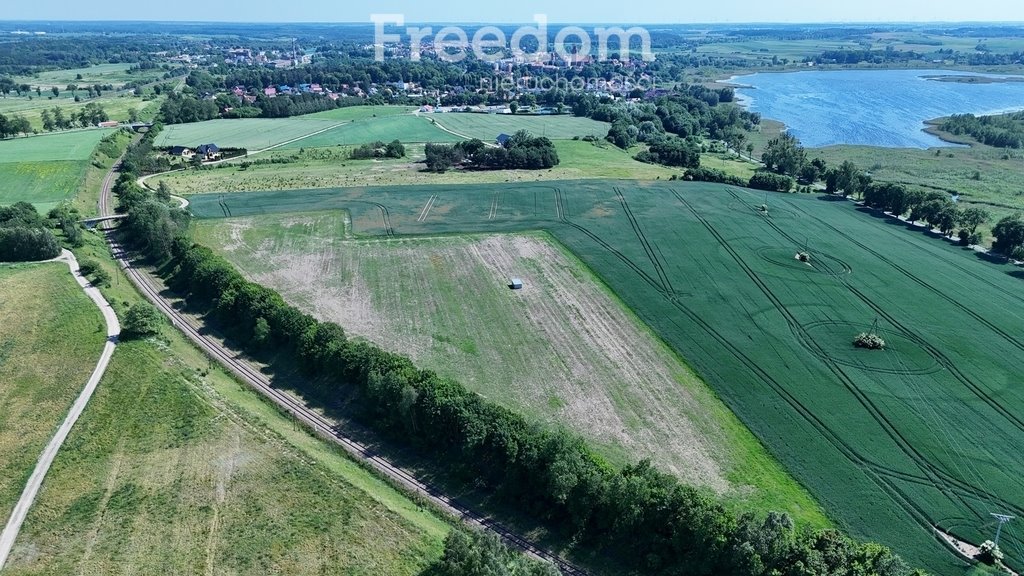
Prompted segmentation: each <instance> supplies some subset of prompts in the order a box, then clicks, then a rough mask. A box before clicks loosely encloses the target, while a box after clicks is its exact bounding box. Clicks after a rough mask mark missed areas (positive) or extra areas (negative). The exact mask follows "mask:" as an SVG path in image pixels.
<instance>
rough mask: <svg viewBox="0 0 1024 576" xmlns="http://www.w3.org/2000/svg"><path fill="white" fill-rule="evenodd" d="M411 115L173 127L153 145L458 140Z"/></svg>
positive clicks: (386, 110) (346, 111)
mask: <svg viewBox="0 0 1024 576" xmlns="http://www.w3.org/2000/svg"><path fill="white" fill-rule="evenodd" d="M410 110H412V109H411V108H408V107H405V106H350V107H347V108H337V109H335V110H329V111H327V112H320V113H318V114H310V115H308V116H296V117H294V118H243V119H228V120H209V121H207V122H194V123H191V124H174V125H171V126H166V127H165V128H164V130H163V132H161V133H160V135H159V136H157V139H156V142H155V145H156V146H157V147H161V146H177V145H181V146H198V145H200V144H204V143H209V142H213V143H215V144H217V145H218V146H220V147H222V148H246V149H248V150H249V151H250V152H255V151H259V150H263V149H265V148H270V147H281V148H284V149H297V148H303V147H317V146H338V145H358V144H365V143H367V142H374V141H376V140H382V141H386V142H390V141H391V140H395V139H398V140H401V141H403V142H454V141H457V140H459V138H458V137H456V136H453V135H451V134H448V133H447V132H444V131H443V130H440V129H438V128H436V127H434V126H432V125H431V124H430V122H429V121H427V120H426V119H423V118H418V117H416V116H413V115H411V114H409V112H410ZM293 140H294V142H292V141H293Z"/></svg>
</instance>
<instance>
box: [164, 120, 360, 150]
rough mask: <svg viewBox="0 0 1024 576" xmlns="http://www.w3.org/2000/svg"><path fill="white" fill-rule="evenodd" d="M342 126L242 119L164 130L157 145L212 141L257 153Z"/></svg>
mask: <svg viewBox="0 0 1024 576" xmlns="http://www.w3.org/2000/svg"><path fill="white" fill-rule="evenodd" d="M339 123H340V122H339V121H338V120H328V119H319V120H313V119H308V118H307V119H301V120H300V119H292V118H241V119H231V120H208V121H206V122H193V123H191V124H172V125H170V126H165V127H164V129H163V131H161V132H160V134H159V135H157V137H156V141H155V142H154V143H153V144H154V146H157V147H162V146H193V147H194V146H199V145H200V144H209V143H211V142H212V143H214V144H217V145H218V146H220V147H221V148H246V149H248V150H249V151H251V152H255V151H257V150H262V149H264V148H270V147H271V146H277V145H280V144H282V143H284V142H287V141H289V140H294V139H296V138H302V137H304V136H308V135H310V134H313V133H315V132H319V131H321V130H328V129H330V128H333V127H335V126H337V125H338V124H339Z"/></svg>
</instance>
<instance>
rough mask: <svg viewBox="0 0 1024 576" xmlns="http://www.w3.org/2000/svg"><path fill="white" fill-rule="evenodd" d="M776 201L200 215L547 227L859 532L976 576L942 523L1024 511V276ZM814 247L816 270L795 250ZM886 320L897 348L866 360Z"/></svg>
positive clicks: (543, 193)
mask: <svg viewBox="0 0 1024 576" xmlns="http://www.w3.org/2000/svg"><path fill="white" fill-rule="evenodd" d="M432 196H436V199H435V200H434V202H433V204H432V209H431V210H430V217H428V218H425V219H423V218H421V215H422V212H423V210H424V207H425V206H426V204H427V202H428V201H429V200H430V198H431V197H432ZM496 197H497V198H498V200H497V209H496V210H495V208H494V206H495V204H494V202H495V198H496ZM763 199H764V196H763V193H758V192H751V191H747V190H744V189H738V188H730V187H725V186H719V185H709V184H698V183H679V184H668V183H647V184H642V183H636V182H622V181H618V182H615V181H583V182H560V183H557V184H555V183H551V184H543V183H538V184H515V185H505V186H495V185H491V186H487V187H485V188H484V187H475V186H467V187H452V186H432V187H416V188H411V187H406V188H403V189H401V190H393V189H365V188H360V189H352V190H311V191H307V192H302V193H297V192H295V191H284V192H266V193H258V192H257V193H245V194H238V195H221V196H217V195H207V196H196V197H193V199H192V200H193V203H192V206H191V208H192V210H193V212H194V213H196V214H197V215H198V216H200V217H203V218H217V217H222V216H224V215H232V216H235V217H241V216H251V215H259V214H274V213H281V212H296V211H302V212H310V211H317V210H330V209H346V210H348V211H349V213H350V215H351V219H352V231H353V233H354V234H356V235H357V236H364V237H369V236H396V237H400V236H402V235H422V234H439V233H481V232H486V233H497V232H516V231H524V230H546V231H548V232H549V233H550V234H551V235H552V236H553V237H554V238H556V239H557V240H558V241H560V242H561V243H562V244H563V245H564V246H565V247H566V248H567V249H569V250H570V251H571V252H572V253H573V254H575V255H576V256H578V257H579V258H580V259H581V260H582V261H583V262H584V263H585V264H586V265H587V266H588V267H589V268H590V269H591V270H593V271H594V273H595V274H596V275H597V276H598V277H599V278H600V279H601V280H602V281H603V282H605V283H606V284H607V286H608V287H609V288H610V289H611V290H612V291H613V292H614V293H615V294H616V295H618V296H619V297H621V298H622V300H623V301H624V302H625V304H626V305H627V306H629V307H630V308H632V309H633V310H634V311H635V312H636V314H637V315H638V316H639V318H640V319H641V320H642V321H643V322H645V323H646V324H647V325H648V326H650V327H651V329H653V330H654V332H655V333H656V334H657V335H658V336H660V337H661V338H662V339H663V340H664V341H665V342H666V343H667V344H668V345H669V346H670V347H671V348H672V349H674V350H675V351H677V352H678V353H679V354H680V355H681V356H683V357H684V358H686V359H687V361H688V363H689V364H690V365H692V366H693V367H694V368H695V369H696V372H697V373H698V374H700V375H701V376H702V377H703V378H704V379H705V380H706V381H707V382H708V383H709V384H710V385H711V387H712V388H713V389H714V391H715V392H716V393H717V394H718V395H719V396H720V397H721V398H722V399H723V400H724V401H725V402H726V404H727V405H728V406H729V407H730V408H731V409H732V410H733V411H734V412H735V413H736V414H737V415H738V416H739V418H740V420H742V421H743V423H745V424H746V425H747V426H748V427H750V429H751V430H753V431H754V433H755V434H756V435H757V436H758V437H759V438H760V440H761V441H762V442H764V443H765V445H766V446H767V447H768V448H769V450H770V451H771V452H772V453H773V454H774V455H775V456H776V457H778V458H779V459H780V460H781V461H782V462H783V464H784V465H785V466H786V467H787V469H788V470H789V471H790V472H791V473H792V474H794V476H795V477H796V478H797V479H798V480H799V481H800V482H801V483H803V484H804V485H805V486H806V487H807V488H808V489H809V490H810V492H811V493H812V494H813V495H814V496H815V497H816V498H817V499H818V501H819V502H821V503H822V505H823V506H824V507H825V509H826V510H827V511H828V512H829V514H830V515H831V516H832V517H833V518H834V519H835V520H836V521H837V523H838V524H839V525H840V526H841V527H843V528H844V529H846V530H848V531H849V532H850V533H851V534H853V535H855V536H858V537H862V538H869V539H874V540H878V541H880V542H882V543H884V544H888V545H890V546H893V547H894V548H895V549H896V550H898V551H899V552H900V553H901V554H903V555H904V556H905V557H906V558H907V559H908V560H909V561H910V562H911V563H913V564H917V565H922V566H924V567H926V568H928V569H930V570H932V571H933V572H935V573H937V574H950V575H951V574H961V573H963V570H964V564H963V563H962V562H961V561H960V560H958V559H957V557H956V556H955V555H954V554H953V553H952V552H951V551H950V550H949V549H947V548H946V547H945V546H944V545H943V544H941V543H940V542H939V541H938V540H937V538H936V536H935V534H934V532H933V526H939V527H941V528H942V529H944V530H948V531H950V532H952V533H954V534H955V535H957V536H959V537H961V538H963V539H965V540H968V541H971V542H975V543H978V542H981V541H983V540H985V539H988V538H991V537H992V534H991V528H992V526H991V524H990V522H989V520H990V518H989V515H988V513H989V512H991V511H994V510H1001V511H1005V512H1006V513H1010V514H1015V515H1018V516H1024V479H1022V478H1024V458H1022V457H1021V455H1020V453H1019V451H1018V450H1017V447H1018V446H1020V445H1021V443H1022V442H1024V420H1022V419H1021V417H1020V414H1021V412H1022V410H1024V389H1021V388H1020V387H1019V386H1018V385H1017V384H1018V380H1019V377H1020V374H1021V372H1020V364H1019V359H1020V357H1021V353H1022V352H1024V340H1022V339H1021V337H1020V333H1021V326H1022V325H1024V311H1022V310H1024V308H1022V307H1021V300H1022V297H1021V280H1022V276H1024V274H1022V273H1021V271H1020V270H1019V269H1016V268H1013V267H1007V266H1005V265H999V264H992V263H989V262H986V261H984V260H982V259H981V258H980V257H979V256H978V255H976V254H975V253H974V252H973V251H969V250H963V249H959V248H956V247H953V246H951V245H948V244H946V243H944V242H942V241H940V240H938V239H935V238H932V237H930V236H928V235H927V234H924V233H922V232H920V231H916V230H909V229H907V227H906V226H905V225H904V224H903V223H899V222H895V221H892V220H886V219H881V218H877V217H873V216H872V215H871V214H869V213H859V212H858V210H857V209H856V208H855V207H854V205H852V204H851V203H848V202H828V201H824V197H818V196H808V195H801V196H773V197H771V198H770V199H769V214H770V216H769V217H765V216H762V215H760V214H759V213H758V212H757V210H756V209H755V207H756V206H759V205H760V204H761V202H763ZM492 215H493V216H492ZM489 216H490V217H489ZM805 247H806V249H808V251H809V252H810V253H811V263H810V264H806V263H802V262H799V261H797V260H796V258H795V256H794V255H795V253H796V252H797V251H798V250H800V249H802V248H805ZM873 325H874V326H875V329H876V330H877V332H878V333H879V334H880V335H881V336H883V338H884V339H885V340H886V341H887V349H886V350H884V351H865V350H861V349H856V348H854V347H853V346H852V344H851V342H852V339H853V337H854V336H855V335H856V334H857V333H859V332H862V331H868V330H871V329H872V326H873ZM1018 533H1019V532H1017V531H1013V530H1012V529H1011V530H1010V531H1009V533H1008V532H1006V531H1004V533H1003V537H1004V538H1006V540H1005V542H1004V546H1003V549H1004V551H1006V552H1007V555H1008V558H1009V561H1010V563H1011V565H1013V566H1016V567H1017V568H1020V567H1021V566H1022V565H1024V554H1021V551H1022V546H1024V541H1021V540H1020V539H1019V537H1018Z"/></svg>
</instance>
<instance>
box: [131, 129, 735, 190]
mask: <svg viewBox="0 0 1024 576" xmlns="http://www.w3.org/2000/svg"><path fill="white" fill-rule="evenodd" d="M300 143H302V141H299V142H298V143H296V144H300ZM554 144H555V149H557V150H558V157H559V158H560V159H561V163H560V164H559V165H558V166H555V167H554V168H552V169H550V170H480V171H469V172H462V171H455V170H453V171H449V172H446V173H444V174H435V173H431V172H425V171H424V165H423V160H424V158H425V155H424V153H423V146H422V145H416V144H412V145H409V146H407V147H406V158H403V159H398V160H392V159H381V160H349V159H348V153H349V152H350V151H351V148H344V147H335V148H332V149H327V150H325V149H310V148H306V149H305V150H304V151H300V150H295V149H288V150H285V149H277V150H271V151H269V152H267V153H266V156H262V155H261V156H259V157H257V158H261V157H262V158H275V159H286V160H290V161H289V162H288V163H284V164H282V163H278V164H252V165H250V166H247V167H245V168H242V167H241V166H239V163H238V162H225V163H223V164H219V165H216V167H215V168H212V169H204V170H186V171H184V172H174V173H168V174H164V175H161V176H159V177H156V178H153V179H151V180H149V184H150V185H153V186H156V183H157V181H158V180H163V181H165V182H167V185H168V186H170V187H171V190H173V191H174V193H176V194H203V193H208V192H217V193H220V192H245V191H259V190H266V189H267V188H274V189H276V190H286V189H296V190H301V189H306V188H329V187H350V186H395V185H409V184H486V183H507V182H535V181H541V180H577V179H582V178H615V179H637V180H657V179H662V180H668V179H669V178H671V177H672V176H673V175H678V174H679V171H678V170H673V169H671V168H667V167H665V166H658V165H655V164H644V163H643V162H638V161H636V160H634V159H633V157H632V156H631V155H630V154H629V153H627V152H625V151H623V150H620V149H618V148H616V147H615V146H612V145H611V144H607V143H604V144H602V145H595V144H592V143H590V142H581V141H574V140H556V141H555V142H554ZM704 159H705V160H706V161H707V162H709V165H713V166H716V167H717V166H718V165H719V164H721V167H722V168H725V169H728V171H729V172H737V173H743V172H744V171H745V170H750V164H744V163H737V162H731V161H724V160H719V159H717V158H715V157H714V156H711V155H705V156H704ZM730 165H731V166H732V168H731V169H730ZM748 177H749V176H748Z"/></svg>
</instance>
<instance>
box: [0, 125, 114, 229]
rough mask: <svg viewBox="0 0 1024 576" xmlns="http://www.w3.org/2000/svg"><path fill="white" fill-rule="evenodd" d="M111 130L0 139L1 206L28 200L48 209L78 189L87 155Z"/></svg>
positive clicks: (83, 175) (42, 209)
mask: <svg viewBox="0 0 1024 576" xmlns="http://www.w3.org/2000/svg"><path fill="white" fill-rule="evenodd" d="M109 133H110V130H99V129H96V130H80V131H76V132H64V133H58V134H47V135H44V136H31V137H28V138H17V139H13V140H0V205H5V204H13V203H15V202H19V201H26V202H31V203H33V204H35V205H36V208H37V209H38V210H40V211H41V212H45V211H48V210H49V209H50V208H52V207H53V206H54V205H56V204H57V203H58V202H60V201H61V200H64V199H65V198H68V197H70V196H72V195H74V193H75V192H76V191H77V190H78V187H79V185H80V184H81V183H82V179H83V178H84V177H85V172H86V170H87V169H88V167H89V158H90V156H91V155H92V153H93V150H95V148H96V146H97V144H99V142H100V140H101V139H102V138H103V137H104V136H106V135H107V134H109Z"/></svg>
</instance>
